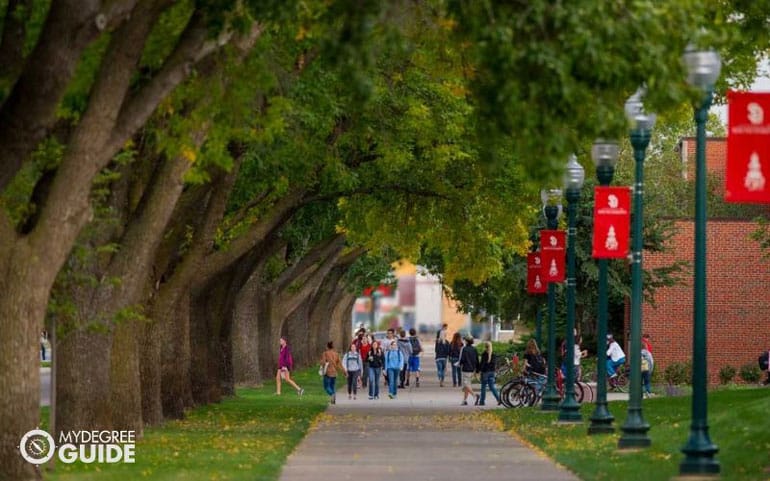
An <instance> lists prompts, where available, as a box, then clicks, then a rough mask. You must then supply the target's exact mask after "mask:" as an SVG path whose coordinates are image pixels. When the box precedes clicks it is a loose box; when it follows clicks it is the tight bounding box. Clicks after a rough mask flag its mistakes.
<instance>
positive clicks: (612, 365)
mask: <svg viewBox="0 0 770 481" xmlns="http://www.w3.org/2000/svg"><path fill="white" fill-rule="evenodd" d="M624 362H626V358H625V357H621V358H620V359H618V360H617V361H613V360H612V359H610V358H607V376H609V377H612V375H613V374H615V369H616V368H617V367H618V366H621V365H622V364H623V363H624Z"/></svg>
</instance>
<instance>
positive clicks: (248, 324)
mask: <svg viewBox="0 0 770 481" xmlns="http://www.w3.org/2000/svg"><path fill="white" fill-rule="evenodd" d="M260 281H261V271H257V272H255V274H254V275H252V276H251V277H250V278H249V280H248V281H247V282H246V284H244V286H243V287H242V288H241V289H240V290H239V291H238V294H237V297H236V300H235V306H234V309H233V327H232V335H231V339H232V363H233V380H234V381H235V384H236V385H242V386H259V385H260V384H261V383H262V376H261V375H260V372H259V356H258V353H259V350H258V342H259V329H257V288H258V284H259V282H260Z"/></svg>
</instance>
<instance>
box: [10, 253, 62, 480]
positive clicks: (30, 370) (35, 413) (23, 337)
mask: <svg viewBox="0 0 770 481" xmlns="http://www.w3.org/2000/svg"><path fill="white" fill-rule="evenodd" d="M3 247H5V246H3ZM3 251H4V252H5V255H4V256H3V258H2V259H0V267H2V268H3V271H4V272H5V273H6V274H5V275H3V276H2V277H0V292H2V293H3V295H2V296H0V333H2V335H0V372H2V373H3V375H2V376H0V406H1V408H0V426H2V429H0V479H13V480H28V479H37V476H36V472H35V469H34V468H33V466H32V465H31V464H29V463H27V462H26V461H24V460H23V459H22V458H21V456H20V455H19V450H18V449H17V446H18V445H19V442H20V441H21V437H22V436H23V435H24V433H26V432H27V431H29V430H31V429H34V428H35V427H36V426H37V425H38V423H39V422H40V407H39V406H40V358H39V352H40V330H41V329H42V325H43V322H42V320H43V316H44V315H45V306H46V301H47V299H48V289H47V286H46V285H45V284H44V280H43V282H40V279H38V278H37V276H36V275H31V274H32V273H33V272H35V270H36V269H42V268H43V266H40V265H36V264H35V263H34V262H30V263H27V262H26V260H27V259H29V257H27V256H29V255H31V254H32V252H31V251H30V250H29V249H28V246H27V245H26V243H25V242H23V241H20V242H19V243H18V244H16V245H15V246H14V248H13V249H11V250H5V249H3ZM31 281H34V283H32V282H31ZM50 282H53V279H51V281H50ZM41 284H42V285H41Z"/></svg>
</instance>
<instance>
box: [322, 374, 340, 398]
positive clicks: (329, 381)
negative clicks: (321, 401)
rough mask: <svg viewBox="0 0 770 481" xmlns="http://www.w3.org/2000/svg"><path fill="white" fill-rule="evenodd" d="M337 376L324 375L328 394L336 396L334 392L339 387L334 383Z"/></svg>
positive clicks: (325, 388) (325, 389)
mask: <svg viewBox="0 0 770 481" xmlns="http://www.w3.org/2000/svg"><path fill="white" fill-rule="evenodd" d="M336 381H337V378H336V377H331V376H326V375H325V376H324V391H326V394H328V395H329V396H334V393H335V392H336V391H337V389H336V388H335V387H334V384H335V383H336Z"/></svg>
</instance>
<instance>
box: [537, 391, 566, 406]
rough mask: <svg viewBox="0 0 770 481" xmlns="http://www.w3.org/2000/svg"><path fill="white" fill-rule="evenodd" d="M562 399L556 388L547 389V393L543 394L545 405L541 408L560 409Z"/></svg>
mask: <svg viewBox="0 0 770 481" xmlns="http://www.w3.org/2000/svg"><path fill="white" fill-rule="evenodd" d="M560 399H561V398H560V397H559V395H558V394H557V393H556V391H555V390H554V391H553V392H548V391H546V392H545V394H543V405H542V407H541V409H542V410H543V411H558V410H559V400H560Z"/></svg>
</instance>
